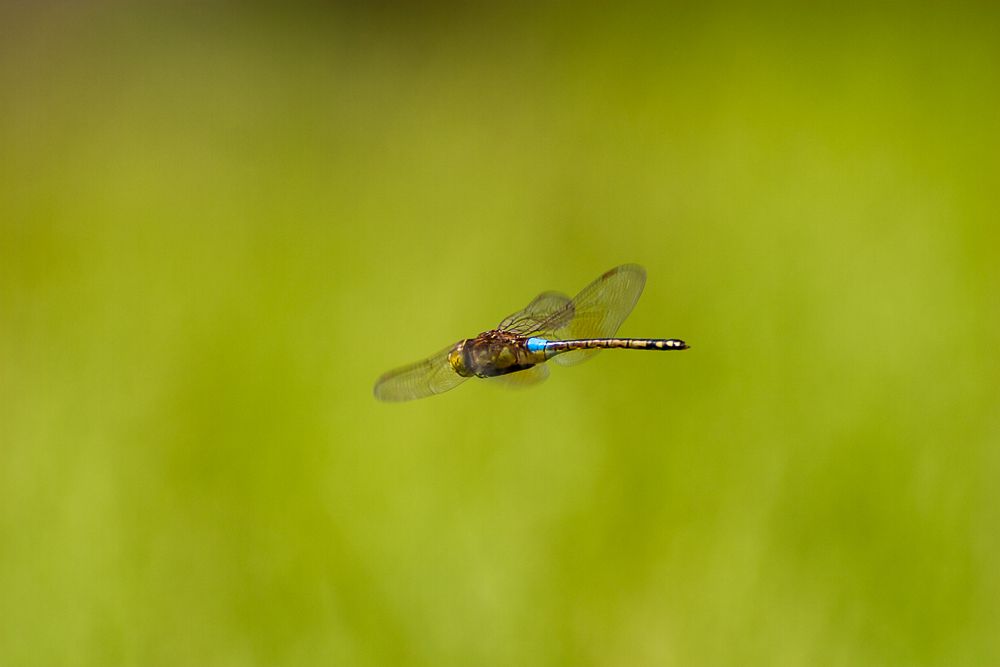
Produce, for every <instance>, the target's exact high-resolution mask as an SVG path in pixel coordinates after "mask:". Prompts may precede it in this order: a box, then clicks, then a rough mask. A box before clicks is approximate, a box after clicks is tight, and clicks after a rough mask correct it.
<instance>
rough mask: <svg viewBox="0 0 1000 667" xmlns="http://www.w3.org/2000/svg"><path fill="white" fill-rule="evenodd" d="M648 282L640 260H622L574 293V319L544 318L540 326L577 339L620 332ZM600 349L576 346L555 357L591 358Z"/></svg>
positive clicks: (560, 336)
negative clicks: (575, 348) (639, 262)
mask: <svg viewBox="0 0 1000 667" xmlns="http://www.w3.org/2000/svg"><path fill="white" fill-rule="evenodd" d="M645 285H646V270H645V269H643V268H642V267H641V266H639V265H637V264H623V265H622V266H616V267H615V268H613V269H611V270H610V271H608V272H606V273H605V274H604V275H602V276H601V277H600V278H598V279H597V280H595V281H594V282H592V283H590V284H589V285H587V286H586V287H584V288H583V289H582V290H580V293H579V294H577V295H576V296H575V297H573V300H572V302H571V303H570V304H569V308H570V309H571V310H572V312H573V316H572V318H571V319H569V320H567V321H563V320H562V319H559V318H554V319H553V320H552V321H546V322H543V323H542V325H541V330H542V331H543V332H546V333H551V334H552V336H553V337H554V338H557V339H561V340H574V339H580V338H610V337H612V336H614V335H615V333H617V332H618V327H620V326H621V324H622V322H624V321H625V318H626V317H628V315H629V313H631V312H632V308H634V307H635V304H636V302H637V301H638V300H639V295H640V294H642V288H643V287H644V286H645ZM598 352H599V350H574V351H573V352H566V353H565V354H560V355H559V356H557V357H555V358H554V359H553V361H556V362H558V363H560V364H562V365H564V366H570V365H573V364H577V363H580V362H581V361H585V360H586V359H589V358H590V357H592V356H593V355H595V354H597V353H598Z"/></svg>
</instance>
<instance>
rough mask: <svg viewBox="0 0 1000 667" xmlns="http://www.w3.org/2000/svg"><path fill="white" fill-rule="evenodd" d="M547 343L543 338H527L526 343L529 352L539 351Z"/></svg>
mask: <svg viewBox="0 0 1000 667" xmlns="http://www.w3.org/2000/svg"><path fill="white" fill-rule="evenodd" d="M548 343H549V341H547V340H545V339H544V338H529V339H528V341H527V343H526V344H527V346H528V351H529V352H541V351H543V350H544V349H545V346H546V345H548Z"/></svg>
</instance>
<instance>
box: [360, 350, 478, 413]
mask: <svg viewBox="0 0 1000 667" xmlns="http://www.w3.org/2000/svg"><path fill="white" fill-rule="evenodd" d="M453 349H455V345H450V346H448V347H446V348H445V349H443V350H441V351H440V352H438V353H437V354H435V355H432V356H430V357H428V358H426V359H424V360H423V361H418V362H417V363H415V364H410V365H409V366H403V367H401V368H396V369H394V370H391V371H389V372H388V373H386V374H385V375H383V376H382V377H380V378H379V379H378V380H377V381H376V382H375V398H377V399H378V400H380V401H410V400H413V399H415V398H424V397H425V396H431V395H433V394H440V393H442V392H446V391H448V390H449V389H452V388H454V387H457V386H458V385H460V384H462V382H463V381H464V380H465V379H466V378H464V377H462V376H461V375H459V374H458V373H456V372H455V369H454V368H452V367H451V362H449V361H448V355H449V354H450V353H451V351H452V350H453Z"/></svg>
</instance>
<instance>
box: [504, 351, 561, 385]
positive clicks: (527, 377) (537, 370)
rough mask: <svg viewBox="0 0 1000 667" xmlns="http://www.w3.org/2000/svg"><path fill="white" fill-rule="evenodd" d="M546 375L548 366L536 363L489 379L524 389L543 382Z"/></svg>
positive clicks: (547, 375) (547, 374)
mask: <svg viewBox="0 0 1000 667" xmlns="http://www.w3.org/2000/svg"><path fill="white" fill-rule="evenodd" d="M567 354H568V353H567ZM547 377H549V367H548V366H547V365H546V364H538V365H537V366H532V367H531V368H529V369H527V370H524V371H517V372H515V373H507V374H506V375H498V376H496V377H494V378H490V379H491V380H494V381H496V382H498V383H500V384H504V385H506V386H508V387H511V388H512V389H525V388H527V387H533V386H534V385H536V384H538V383H540V382H545V379H546V378H547Z"/></svg>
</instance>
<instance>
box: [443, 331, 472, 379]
mask: <svg viewBox="0 0 1000 667" xmlns="http://www.w3.org/2000/svg"><path fill="white" fill-rule="evenodd" d="M469 342H471V341H469V340H462V341H459V342H457V343H455V347H453V348H451V352H449V353H448V363H450V364H451V367H452V369H453V370H454V371H455V373H456V374H458V375H461V376H462V377H471V376H473V375H475V373H473V372H472V371H470V370H469V368H468V365H467V364H466V363H465V344H466V343H469Z"/></svg>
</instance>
